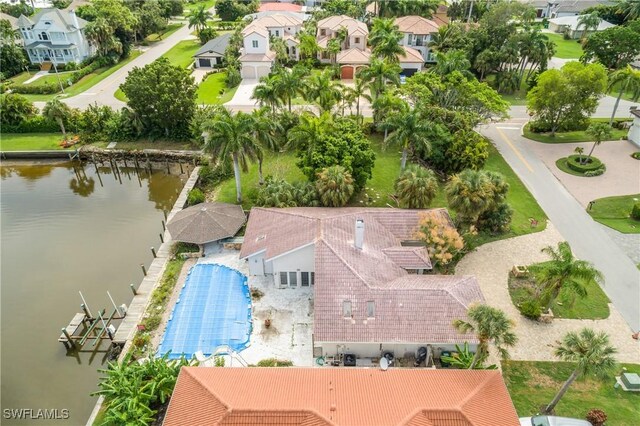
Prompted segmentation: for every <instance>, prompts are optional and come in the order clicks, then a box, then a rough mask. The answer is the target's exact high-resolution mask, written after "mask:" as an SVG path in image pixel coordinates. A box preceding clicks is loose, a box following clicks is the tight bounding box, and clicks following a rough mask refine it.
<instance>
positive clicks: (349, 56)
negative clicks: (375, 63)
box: [336, 48, 371, 64]
mask: <svg viewBox="0 0 640 426" xmlns="http://www.w3.org/2000/svg"><path fill="white" fill-rule="evenodd" d="M370 60H371V52H369V51H368V50H360V49H357V48H351V49H347V50H343V51H341V52H340V53H338V54H337V55H336V62H337V63H339V64H368V63H369V62H370Z"/></svg>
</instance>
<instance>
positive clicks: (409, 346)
mask: <svg viewBox="0 0 640 426" xmlns="http://www.w3.org/2000/svg"><path fill="white" fill-rule="evenodd" d="M427 344H428V343H349V342H346V343H336V342H315V344H314V346H315V347H320V348H322V356H336V355H337V354H338V353H343V354H344V353H353V354H356V357H357V358H378V357H380V356H382V354H383V353H384V352H393V354H394V356H395V357H397V358H398V357H404V356H406V355H409V354H413V355H415V354H416V353H417V352H418V348H419V347H421V346H427ZM460 346H462V345H460ZM476 347H477V345H476V344H472V345H469V350H470V351H471V352H475V351H476ZM431 348H432V349H433V351H434V354H433V355H434V357H439V356H440V352H441V351H455V350H456V347H455V345H454V344H447V343H431Z"/></svg>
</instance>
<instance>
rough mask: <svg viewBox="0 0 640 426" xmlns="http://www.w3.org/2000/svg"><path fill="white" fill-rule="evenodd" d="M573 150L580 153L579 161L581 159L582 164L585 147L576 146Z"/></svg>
mask: <svg viewBox="0 0 640 426" xmlns="http://www.w3.org/2000/svg"><path fill="white" fill-rule="evenodd" d="M573 152H575V153H576V154H578V161H580V164H582V154H584V148H583V147H581V146H576V148H575V149H574V150H573Z"/></svg>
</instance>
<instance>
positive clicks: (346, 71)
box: [341, 67, 353, 80]
mask: <svg viewBox="0 0 640 426" xmlns="http://www.w3.org/2000/svg"><path fill="white" fill-rule="evenodd" d="M341 76H342V79H343V80H353V67H342V74H341Z"/></svg>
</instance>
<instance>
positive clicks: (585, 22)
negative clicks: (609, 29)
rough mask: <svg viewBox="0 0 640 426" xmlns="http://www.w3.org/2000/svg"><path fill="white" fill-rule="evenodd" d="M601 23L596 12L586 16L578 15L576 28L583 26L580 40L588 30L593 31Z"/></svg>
mask: <svg viewBox="0 0 640 426" xmlns="http://www.w3.org/2000/svg"><path fill="white" fill-rule="evenodd" d="M601 21H602V18H600V15H598V12H591V13H589V14H586V15H580V17H579V18H578V26H577V28H580V26H581V25H582V26H584V30H582V36H581V37H580V38H581V39H584V38H585V36H586V35H587V32H588V31H589V30H595V29H596V28H598V25H600V22H601Z"/></svg>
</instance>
